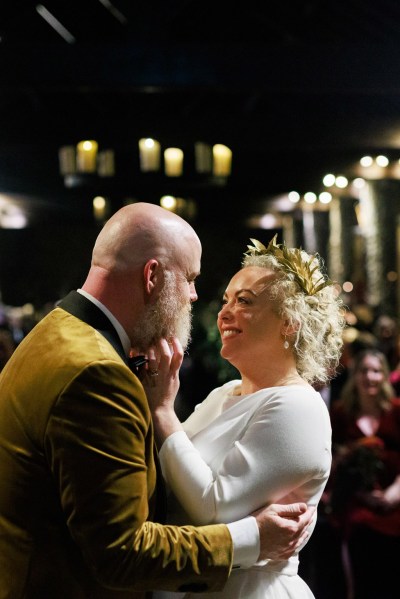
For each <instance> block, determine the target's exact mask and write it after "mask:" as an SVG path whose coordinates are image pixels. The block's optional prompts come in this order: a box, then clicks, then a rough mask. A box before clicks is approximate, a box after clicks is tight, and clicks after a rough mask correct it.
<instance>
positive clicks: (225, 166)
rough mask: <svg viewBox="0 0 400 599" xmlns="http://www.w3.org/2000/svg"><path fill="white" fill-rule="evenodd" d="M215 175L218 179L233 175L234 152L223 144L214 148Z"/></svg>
mask: <svg viewBox="0 0 400 599" xmlns="http://www.w3.org/2000/svg"><path fill="white" fill-rule="evenodd" d="M213 160H214V162H213V174H214V175H215V176H217V177H227V176H228V175H230V174H231V164H232V151H231V150H230V149H229V148H228V147H227V146H224V145H222V144H215V146H213Z"/></svg>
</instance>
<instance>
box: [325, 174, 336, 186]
mask: <svg viewBox="0 0 400 599" xmlns="http://www.w3.org/2000/svg"><path fill="white" fill-rule="evenodd" d="M335 178H336V177H335V175H332V173H329V174H328V175H325V177H324V178H323V179H322V183H323V184H324V185H325V187H332V185H334V184H335Z"/></svg>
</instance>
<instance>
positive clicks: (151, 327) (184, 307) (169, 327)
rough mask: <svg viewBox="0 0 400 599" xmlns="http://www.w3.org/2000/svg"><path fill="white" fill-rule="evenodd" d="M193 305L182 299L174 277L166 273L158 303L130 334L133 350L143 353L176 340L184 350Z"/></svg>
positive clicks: (188, 338)
mask: <svg viewBox="0 0 400 599" xmlns="http://www.w3.org/2000/svg"><path fill="white" fill-rule="evenodd" d="M191 328H192V304H191V303H190V302H189V301H188V300H186V299H184V297H183V294H182V293H181V292H180V290H179V288H178V286H177V283H176V276H175V274H174V273H171V272H169V271H167V272H165V284H164V287H163V289H162V291H161V293H160V296H159V298H158V300H157V302H156V303H155V304H153V305H151V306H148V307H146V310H145V313H144V316H143V319H141V322H140V323H138V324H137V325H136V326H135V327H134V330H133V335H132V339H133V342H134V347H135V349H136V350H137V351H139V352H141V353H146V352H147V350H148V349H149V347H150V346H151V345H154V343H155V342H156V341H158V339H161V338H165V339H170V338H171V337H177V338H178V339H179V341H180V342H181V345H182V347H183V349H186V348H187V346H188V345H189V342H190V332H191Z"/></svg>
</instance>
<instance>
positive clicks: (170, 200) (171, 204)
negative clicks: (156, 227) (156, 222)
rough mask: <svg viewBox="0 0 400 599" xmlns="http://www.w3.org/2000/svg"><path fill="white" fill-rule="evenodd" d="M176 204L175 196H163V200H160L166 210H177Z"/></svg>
mask: <svg viewBox="0 0 400 599" xmlns="http://www.w3.org/2000/svg"><path fill="white" fill-rule="evenodd" d="M176 204H177V202H176V198H175V197H174V196H170V195H166V196H162V198H161V199H160V206H162V207H163V208H165V209H166V210H172V211H173V210H175V208H176Z"/></svg>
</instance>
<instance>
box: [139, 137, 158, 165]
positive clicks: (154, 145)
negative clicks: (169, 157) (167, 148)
mask: <svg viewBox="0 0 400 599" xmlns="http://www.w3.org/2000/svg"><path fill="white" fill-rule="evenodd" d="M139 160H140V170H141V171H142V172H147V171H158V169H159V168H160V144H159V142H158V141H156V140H155V139H151V138H150V137H146V138H144V137H143V138H142V139H139Z"/></svg>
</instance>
